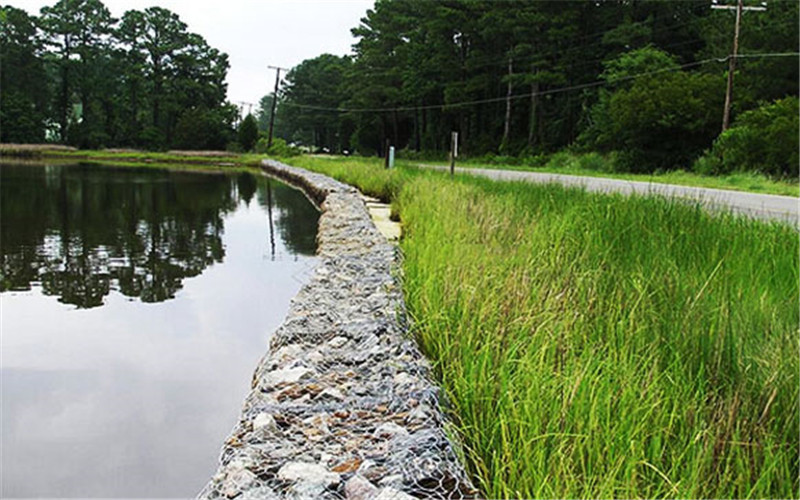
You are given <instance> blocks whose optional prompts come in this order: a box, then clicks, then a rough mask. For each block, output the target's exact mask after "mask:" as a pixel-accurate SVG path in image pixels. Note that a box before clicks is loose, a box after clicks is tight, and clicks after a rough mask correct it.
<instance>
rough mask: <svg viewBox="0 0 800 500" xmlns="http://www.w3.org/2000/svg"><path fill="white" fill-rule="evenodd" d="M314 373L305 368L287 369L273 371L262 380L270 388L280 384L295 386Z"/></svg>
mask: <svg viewBox="0 0 800 500" xmlns="http://www.w3.org/2000/svg"><path fill="white" fill-rule="evenodd" d="M312 373H313V371H311V370H310V369H308V368H306V367H305V366H298V367H297V368H287V369H283V370H273V371H271V372H268V373H266V374H264V377H263V378H262V380H261V381H262V385H263V386H264V387H267V388H270V387H275V386H277V385H280V384H294V383H297V382H299V381H300V380H302V379H304V378H307V377H308V376H309V375H311V374H312Z"/></svg>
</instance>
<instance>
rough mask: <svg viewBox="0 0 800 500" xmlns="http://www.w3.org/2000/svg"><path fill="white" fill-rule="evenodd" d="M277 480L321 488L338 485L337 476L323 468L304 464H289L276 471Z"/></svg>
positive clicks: (317, 465)
mask: <svg viewBox="0 0 800 500" xmlns="http://www.w3.org/2000/svg"><path fill="white" fill-rule="evenodd" d="M278 479H280V480H282V481H293V482H297V483H308V484H317V485H322V487H323V488H327V487H328V486H333V485H335V484H339V474H337V473H335V472H330V471H328V469H326V468H325V467H323V466H321V465H319V464H315V463H306V462H289V463H287V464H284V466H283V467H281V468H280V470H278Z"/></svg>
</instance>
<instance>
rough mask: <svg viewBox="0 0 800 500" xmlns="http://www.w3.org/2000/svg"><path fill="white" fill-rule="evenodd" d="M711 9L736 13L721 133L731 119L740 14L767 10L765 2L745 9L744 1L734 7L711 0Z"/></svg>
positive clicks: (740, 0) (739, 0) (741, 0)
mask: <svg viewBox="0 0 800 500" xmlns="http://www.w3.org/2000/svg"><path fill="white" fill-rule="evenodd" d="M711 8H712V9H722V10H735V11H736V24H735V25H734V27H733V51H732V52H731V55H730V63H729V66H728V88H727V89H726V91H725V109H724V110H723V112H722V131H723V132H725V131H726V130H728V126H729V125H730V119H731V100H732V99H733V73H734V71H735V70H736V55H737V54H738V53H739V30H740V27H741V24H742V12H744V11H759V12H763V11H765V10H767V2H761V5H760V6H758V7H745V6H744V0H738V2H737V3H736V5H735V6H734V5H719V4H717V0H713V3H712V4H711Z"/></svg>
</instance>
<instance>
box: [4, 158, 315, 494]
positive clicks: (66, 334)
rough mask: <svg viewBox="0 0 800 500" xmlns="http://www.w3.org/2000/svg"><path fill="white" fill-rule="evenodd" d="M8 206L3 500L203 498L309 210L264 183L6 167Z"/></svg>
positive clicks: (307, 250) (288, 291)
mask: <svg viewBox="0 0 800 500" xmlns="http://www.w3.org/2000/svg"><path fill="white" fill-rule="evenodd" d="M0 200H1V202H2V205H1V208H2V212H0V217H2V221H1V222H2V223H1V224H0V228H2V229H1V230H2V234H0V237H1V238H2V239H0V249H1V250H2V251H1V252H0V253H1V254H2V272H3V275H4V278H3V290H4V292H3V293H2V294H0V303H2V316H1V317H0V321H1V324H0V326H1V327H2V337H0V342H1V343H2V346H1V347H2V349H0V367H1V368H2V370H1V371H0V374H1V375H0V384H2V398H3V404H2V415H0V418H1V419H2V424H3V425H2V447H1V448H2V451H0V453H2V457H1V459H2V464H3V481H2V491H0V496H2V497H190V496H192V495H194V494H196V493H197V491H198V490H199V489H200V488H201V487H202V485H203V484H204V482H205V481H206V480H207V479H208V478H209V476H210V475H211V474H212V473H213V471H214V468H215V465H216V460H217V454H218V450H219V447H220V444H221V443H222V441H223V440H224V439H225V437H226V435H227V433H228V432H229V430H230V429H231V428H232V426H233V425H234V423H235V422H236V418H237V417H238V412H239V408H240V404H241V401H242V399H243V397H244V395H245V394H246V391H247V390H248V382H249V378H250V375H251V374H252V369H253V368H254V367H255V365H256V363H257V361H258V358H259V357H260V356H261V355H262V354H263V352H264V351H265V349H266V345H267V334H268V333H270V332H271V331H273V330H274V329H275V328H276V327H277V326H278V325H279V324H280V322H281V321H282V319H283V317H284V315H285V313H286V310H287V309H288V303H289V300H290V298H291V297H293V296H294V295H295V294H296V293H297V291H298V290H299V288H300V286H301V285H302V283H303V281H304V279H305V278H306V277H307V275H308V273H310V272H311V270H312V269H313V265H314V263H315V257H313V253H314V251H315V235H316V224H317V219H318V213H317V211H316V210H315V209H314V207H313V206H311V204H310V203H309V202H308V201H307V200H306V199H305V197H304V196H303V195H302V194H300V193H298V192H297V191H295V190H293V189H290V188H288V187H286V186H284V185H283V184H280V183H279V182H276V181H274V180H273V181H268V180H267V179H265V178H262V177H258V176H255V177H254V176H251V175H222V174H202V175H201V174H190V173H180V172H166V171H161V170H149V169H148V170H130V169H110V168H108V167H103V168H102V169H99V168H97V167H87V166H61V167H47V168H44V167H34V166H29V165H4V164H0ZM270 202H271V203H270ZM270 213H271V218H270ZM270 221H272V224H271V225H270ZM270 227H272V228H273V232H274V234H273V240H272V244H271V243H270ZM55 297H57V298H58V300H55ZM170 298H172V300H164V299H170ZM65 304H67V305H65ZM100 304H102V307H97V306H98V305H100ZM76 306H77V307H76Z"/></svg>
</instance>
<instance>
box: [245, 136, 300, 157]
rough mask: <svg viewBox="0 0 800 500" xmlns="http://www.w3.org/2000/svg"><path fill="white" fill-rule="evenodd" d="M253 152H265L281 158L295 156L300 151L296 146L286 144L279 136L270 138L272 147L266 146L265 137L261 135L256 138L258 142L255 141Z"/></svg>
mask: <svg viewBox="0 0 800 500" xmlns="http://www.w3.org/2000/svg"><path fill="white" fill-rule="evenodd" d="M255 152H256V153H258V154H261V155H263V154H266V155H269V156H280V157H283V158H286V157H289V156H297V155H299V154H300V151H299V150H298V149H297V148H295V147H293V146H289V145H287V144H286V141H285V140H283V139H281V138H280V137H275V138H273V139H272V147H267V138H266V137H262V138H261V139H259V140H258V142H256V146H255Z"/></svg>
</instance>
